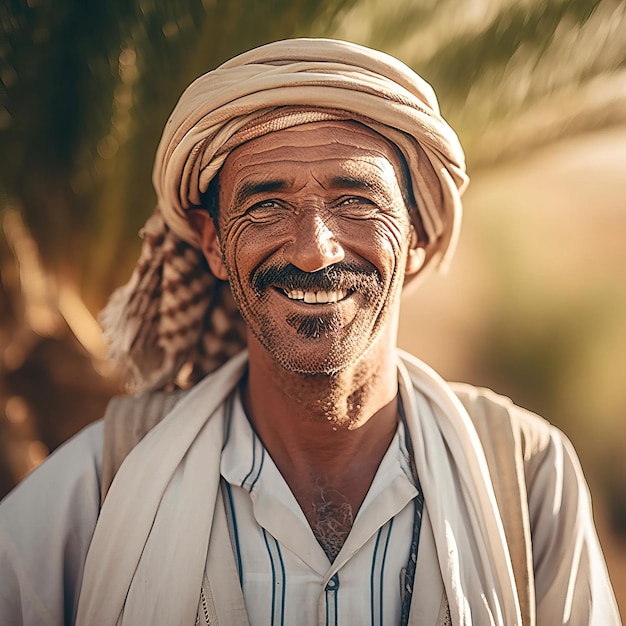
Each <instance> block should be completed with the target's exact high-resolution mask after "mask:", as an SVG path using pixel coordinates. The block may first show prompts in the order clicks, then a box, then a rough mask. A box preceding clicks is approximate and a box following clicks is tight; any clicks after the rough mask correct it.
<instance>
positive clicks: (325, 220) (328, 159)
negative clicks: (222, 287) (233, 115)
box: [208, 122, 419, 374]
mask: <svg viewBox="0 0 626 626" xmlns="http://www.w3.org/2000/svg"><path fill="white" fill-rule="evenodd" d="M401 170H402V168H401V164H400V160H399V156H398V154H397V152H396V149H395V148H394V147H393V146H392V145H391V144H389V143H388V142H387V141H386V140H384V139H383V138H382V137H380V136H379V135H377V134H375V133H374V132H372V131H370V130H368V129H366V128H365V127H363V126H361V125H359V124H356V123H348V122H324V123H321V122H320V123H315V124H306V125H303V126H298V127H295V128H292V129H287V130H282V131H279V132H275V133H270V134H268V135H265V136H263V137H260V138H258V139H255V140H252V141H250V142H248V143H246V144H244V145H243V146H241V147H240V148H238V149H236V150H235V151H233V152H232V153H231V154H230V155H229V157H228V159H227V160H226V162H225V164H224V166H223V168H222V171H221V173H220V196H219V206H220V210H219V248H218V247H217V246H216V245H215V244H217V241H213V242H211V243H210V246H209V251H208V258H209V263H210V265H211V268H212V271H213V272H214V273H215V274H217V275H218V276H220V277H221V278H226V277H228V279H229V281H230V284H231V287H232V290H233V293H234V295H235V298H236V300H237V302H238V305H239V307H240V310H241V312H242V314H243V317H244V319H245V321H246V323H247V325H248V327H249V330H250V333H251V334H252V335H253V337H254V338H255V339H256V340H257V341H258V342H259V343H260V344H261V345H262V346H263V347H264V348H265V350H267V352H268V353H269V354H270V355H271V357H272V358H273V359H274V360H275V361H276V362H278V363H280V364H281V366H282V367H284V368H285V369H287V370H291V371H295V372H300V373H306V374H315V373H326V374H330V373H334V372H337V371H340V370H342V369H344V368H345V367H347V366H349V365H350V364H354V363H355V361H356V360H358V359H359V358H360V357H361V356H362V355H363V354H364V353H365V352H366V351H367V350H368V348H369V347H370V346H371V345H372V343H373V342H375V341H376V340H377V338H378V337H379V336H380V334H381V331H382V330H384V328H385V325H386V324H388V323H391V324H395V321H394V320H395V317H396V316H397V308H398V299H399V296H400V292H401V288H402V284H403V281H404V274H405V269H406V268H405V263H406V261H407V258H409V251H411V253H412V254H413V255H414V254H415V250H416V234H415V230H414V229H413V226H412V221H411V217H410V215H409V207H407V206H406V202H405V200H404V197H403V193H402V191H403V190H402V181H401V174H400V172H401ZM411 258H412V259H413V257H411ZM415 260H416V261H419V258H418V259H415ZM415 269H416V268H415V267H411V268H409V270H410V271H415ZM298 292H299V293H298ZM319 292H322V293H321V295H320V294H319ZM316 293H317V297H316V296H315V294H316ZM289 296H291V297H289ZM303 297H304V300H303V299H302V298H303ZM308 300H312V302H308ZM316 300H317V301H316ZM319 300H330V302H319ZM335 300H336V301H335Z"/></svg>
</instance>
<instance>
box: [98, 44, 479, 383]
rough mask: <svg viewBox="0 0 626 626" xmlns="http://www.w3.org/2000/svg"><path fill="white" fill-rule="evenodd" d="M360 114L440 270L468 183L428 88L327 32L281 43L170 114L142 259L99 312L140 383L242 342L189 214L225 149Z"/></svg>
mask: <svg viewBox="0 0 626 626" xmlns="http://www.w3.org/2000/svg"><path fill="white" fill-rule="evenodd" d="M321 120H354V121H357V122H360V123H362V124H364V125H365V126H368V127H370V128H371V129H372V130H374V131H376V132H378V133H379V134H380V135H382V136H383V137H385V138H386V139H387V140H389V141H391V142H392V143H393V144H395V145H396V146H397V147H398V149H399V150H400V152H401V153H402V155H403V157H404V159H405V161H406V163H407V165H408V171H409V174H410V179H411V187H412V190H413V194H414V197H415V200H416V203H417V207H418V211H419V215H420V218H421V221H422V224H423V227H424V230H425V231H426V234H427V236H428V239H429V241H430V242H434V244H435V253H434V255H433V256H432V257H431V258H430V260H429V262H428V264H429V265H430V266H443V267H445V266H446V265H447V263H448V261H449V259H450V257H451V255H452V253H453V251H454V248H455V246H456V242H457V238H458V234H459V228H460V221H461V200H460V196H461V193H462V191H463V190H464V188H465V186H466V184H467V180H468V179H467V176H466V174H465V160H464V154H463V151H462V148H461V146H460V143H459V141H458V138H457V136H456V134H455V133H454V131H453V130H452V129H451V128H450V126H449V125H448V124H447V123H446V122H445V120H444V119H443V118H442V117H441V115H440V112H439V107H438V104H437V100H436V97H435V94H434V92H433V90H432V88H431V87H430V85H429V84H428V83H426V82H425V81H424V80H423V79H422V78H420V77H419V76H418V75H417V74H416V73H415V72H413V70H411V69H410V68H409V67H407V66H406V65H404V64H403V63H401V62H400V61H398V60H397V59H395V58H393V57H391V56H389V55H387V54H385V53H382V52H378V51H375V50H371V49H369V48H365V47H363V46H359V45H356V44H352V43H348V42H344V41H337V40H330V39H293V40H285V41H278V42H275V43H271V44H267V45H265V46H262V47H260V48H256V49H254V50H251V51H249V52H246V53H244V54H241V55H239V56H237V57H235V58H233V59H231V60H229V61H227V62H226V63H224V64H223V65H221V66H220V67H218V68H217V69H215V70H213V71H211V72H208V73H207V74H204V75H203V76H201V77H200V78H198V79H197V80H195V81H194V82H193V83H192V84H191V85H190V86H189V87H188V88H187V90H186V91H185V92H184V93H183V95H182V96H181V98H180V100H179V101H178V104H177V105H176V107H175V109H174V111H173V112H172V114H171V116H170V118H169V120H168V121H167V124H166V125H165V128H164V131H163V135H162V138H161V141H160V144H159V147H158V150H157V154H156V159H155V163H154V169H153V177H152V179H153V184H154V187H155V190H156V194H157V208H156V210H155V212H154V214H153V215H152V217H151V218H150V219H149V220H148V222H147V223H146V226H145V227H144V230H143V237H144V242H143V247H142V252H141V256H140V259H139V262H138V264H137V267H136V268H135V271H134V273H133V275H132V277H131V279H130V281H129V283H128V284H127V285H125V286H124V287H122V288H120V289H118V291H117V292H115V293H114V294H113V296H112V298H111V300H110V302H109V303H108V305H107V307H106V308H105V309H104V310H103V312H102V314H101V323H102V325H103V328H104V331H105V337H106V338H107V340H108V341H109V344H110V355H111V357H112V358H113V359H116V360H117V361H118V362H120V363H121V364H122V365H124V366H125V367H126V368H127V369H128V370H129V372H130V374H131V375H132V376H133V378H134V381H135V386H136V387H137V389H139V390H141V389H157V388H163V387H167V386H171V385H173V384H175V383H176V382H177V381H178V382H180V381H181V372H183V373H184V374H185V376H186V377H187V379H188V380H189V381H190V382H195V381H197V380H198V379H199V378H200V377H202V376H203V375H205V374H207V373H208V372H209V371H211V370H212V369H215V368H216V367H217V366H219V365H221V364H222V363H223V362H224V361H225V360H226V359H227V358H228V357H230V356H232V355H233V354H234V353H236V352H237V351H238V350H240V349H241V348H242V347H243V344H244V338H243V337H244V329H243V322H242V321H241V319H240V318H239V316H238V314H237V312H236V307H235V305H234V303H233V300H232V295H231V294H230V293H229V288H228V286H227V285H226V284H225V283H221V282H220V281H217V280H216V279H215V278H214V277H213V276H212V274H211V273H210V270H209V269H208V266H207V265H206V262H205V261H204V259H203V257H202V253H201V252H200V250H199V248H198V241H197V238H196V235H195V233H194V231H193V230H192V228H191V226H190V224H189V222H188V220H187V218H186V215H185V213H186V211H187V210H188V209H190V208H196V207H198V206H199V205H200V204H201V196H202V194H203V193H204V192H205V191H206V190H207V188H208V186H209V183H210V181H211V180H212V179H213V178H214V177H215V175H216V174H217V173H218V172H219V169H220V168H221V166H222V165H223V163H224V161H225V159H226V158H227V157H228V155H229V154H230V152H231V151H232V150H233V149H235V148H236V147H238V146H239V145H241V144H243V143H245V142H246V141H249V140H250V139H253V138H255V137H259V136H262V135H264V134H267V133H269V132H274V131H277V130H280V129H283V128H289V127H292V126H296V125H299V124H304V123H309V122H313V121H321Z"/></svg>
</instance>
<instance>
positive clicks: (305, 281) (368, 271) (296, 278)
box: [252, 262, 381, 294]
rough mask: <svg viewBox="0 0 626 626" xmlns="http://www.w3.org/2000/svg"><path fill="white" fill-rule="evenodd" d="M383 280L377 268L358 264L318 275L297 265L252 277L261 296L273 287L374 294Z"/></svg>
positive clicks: (327, 269) (266, 269) (335, 267)
mask: <svg viewBox="0 0 626 626" xmlns="http://www.w3.org/2000/svg"><path fill="white" fill-rule="evenodd" d="M380 282H381V277H380V273H379V272H378V270H377V269H376V268H375V267H373V266H369V267H363V266H361V265H357V264H355V263H343V262H341V263H335V264H334V265H329V266H328V267H324V268H322V269H321V270H317V271H316V272H304V271H302V270H301V269H298V268H297V267H296V266H295V265H292V264H290V263H289V264H287V265H282V266H270V267H264V268H259V269H258V270H257V271H256V272H255V273H254V275H253V277H252V287H253V289H254V290H255V291H256V292H257V293H259V294H261V293H262V292H264V291H265V290H266V289H269V288H270V287H275V288H276V287H278V288H280V289H284V290H286V291H294V290H302V291H312V290H315V291H340V290H343V289H345V290H347V291H356V290H359V291H364V292H366V293H367V292H371V291H372V290H376V288H377V287H378V286H379V285H380Z"/></svg>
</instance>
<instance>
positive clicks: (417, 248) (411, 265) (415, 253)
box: [404, 226, 428, 276]
mask: <svg viewBox="0 0 626 626" xmlns="http://www.w3.org/2000/svg"><path fill="white" fill-rule="evenodd" d="M427 246H428V244H427V242H426V241H425V240H423V239H422V237H420V236H419V235H418V233H417V231H416V230H415V227H414V226H411V241H410V242H409V253H408V256H407V259H406V268H405V271H404V273H405V275H406V276H413V275H414V274H417V273H418V272H419V271H420V270H421V269H422V267H424V264H425V262H426V252H427V250H426V248H427Z"/></svg>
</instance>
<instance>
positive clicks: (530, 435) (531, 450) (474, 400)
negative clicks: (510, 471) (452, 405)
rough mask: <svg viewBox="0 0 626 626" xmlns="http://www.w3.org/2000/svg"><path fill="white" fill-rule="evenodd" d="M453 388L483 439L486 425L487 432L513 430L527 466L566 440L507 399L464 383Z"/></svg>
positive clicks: (555, 429) (482, 388) (451, 384)
mask: <svg viewBox="0 0 626 626" xmlns="http://www.w3.org/2000/svg"><path fill="white" fill-rule="evenodd" d="M450 387H451V388H452V390H453V391H454V393H455V395H456V396H457V397H458V398H459V400H460V401H461V402H462V403H463V405H464V406H465V408H466V410H467V412H468V414H469V416H470V418H471V419H472V421H473V422H474V425H475V426H476V428H477V430H478V431H479V432H478V434H479V436H480V437H481V439H482V438H483V436H484V435H483V432H481V431H482V430H484V425H486V426H487V429H486V430H487V431H489V430H490V429H492V428H493V427H498V426H500V427H508V428H510V429H511V430H512V431H513V433H514V434H515V437H516V439H518V440H519V446H520V451H521V453H522V456H523V459H524V461H525V462H526V463H528V462H530V461H531V460H532V459H536V458H538V457H540V456H541V455H542V454H544V453H545V452H546V451H547V450H548V449H549V448H551V447H552V446H553V445H554V444H555V443H556V442H559V443H561V442H562V441H564V440H566V438H565V435H563V433H562V432H561V431H560V430H558V429H557V428H556V427H555V426H553V425H552V424H550V422H548V421H547V420H546V419H544V418H543V417H541V416H539V415H537V414H536V413H533V412H532V411H529V410H527V409H524V408H522V407H520V406H518V405H517V404H515V403H514V402H513V401H512V400H511V399H510V398H508V397H507V396H503V395H500V394H498V393H495V392H494V391H492V390H491V389H487V388H484V387H474V386H473V385H468V384H465V383H450ZM483 424H484V425H483Z"/></svg>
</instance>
